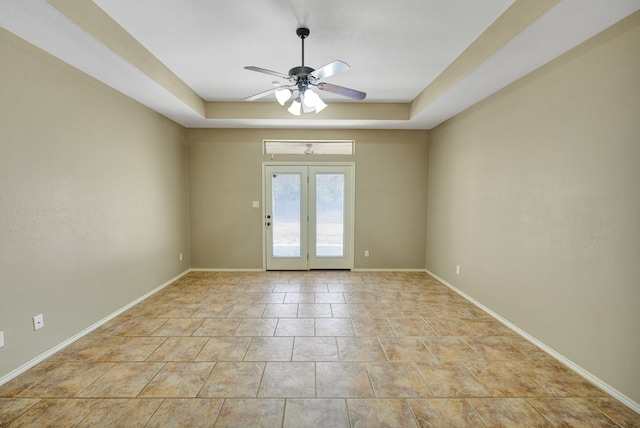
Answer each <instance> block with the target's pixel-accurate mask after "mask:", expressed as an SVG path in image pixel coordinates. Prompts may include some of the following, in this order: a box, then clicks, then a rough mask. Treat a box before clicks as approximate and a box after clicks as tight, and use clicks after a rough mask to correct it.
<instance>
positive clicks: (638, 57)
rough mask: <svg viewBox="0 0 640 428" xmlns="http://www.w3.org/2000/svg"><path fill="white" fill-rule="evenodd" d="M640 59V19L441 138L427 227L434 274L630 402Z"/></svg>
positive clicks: (433, 143) (638, 374)
mask: <svg viewBox="0 0 640 428" xmlns="http://www.w3.org/2000/svg"><path fill="white" fill-rule="evenodd" d="M638 46H640V14H637V13H636V14H635V16H632V17H631V18H629V19H626V20H625V21H622V22H621V23H619V24H617V25H616V26H614V27H612V28H611V29H609V30H607V31H606V32H605V33H603V34H600V35H598V36H597V37H595V38H594V39H592V40H590V41H588V42H586V43H585V44H583V45H581V46H579V47H578V48H576V49H574V50H572V51H570V52H569V53H567V54H565V55H564V56H562V57H560V58H559V59H557V60H555V61H553V62H552V63H550V64H548V65H546V66H544V67H542V68H541V69H539V70H537V71H536V72H534V73H532V74H530V75H529V76H527V77H525V78H523V79H521V80H520V81H518V82H516V83H515V84H513V85H511V86H509V87H507V88H506V89H504V90H503V91H501V92H499V93H497V94H496V95H494V96H492V97H490V98H489V99H487V100H485V101H483V102H481V103H480V104H478V105H477V106H475V107H473V108H471V109H470V110H468V111H467V112H465V113H463V114H461V115H458V116H457V117H455V118H453V119H452V120H449V121H448V122H446V123H445V124H443V125H441V126H439V127H437V128H436V129H434V130H433V131H432V133H431V134H430V151H429V161H430V162H429V171H430V174H429V212H428V217H427V220H428V228H427V230H428V242H427V268H428V269H429V270H430V271H431V272H433V273H435V274H436V275H438V276H440V277H442V278H444V279H445V280H446V281H448V282H449V283H451V284H452V285H454V286H455V287H457V288H459V289H461V290H462V291H464V292H465V293H467V294H468V295H470V296H471V297H473V298H475V299H476V300H478V301H480V302H481V303H483V304H484V305H486V306H487V307H489V308H490V309H492V310H493V311H495V312H497V313H498V314H500V315H501V316H503V317H504V318H506V319H507V320H509V321H510V322H512V323H514V324H515V325H517V326H518V327H520V328H521V329H523V330H524V331H526V332H527V333H529V334H530V335H532V336H533V337H535V338H537V339H538V340H540V341H541V342H543V343H545V344H546V345H548V346H549V347H551V348H553V349H554V350H556V351H557V352H559V353H560V354H562V355H564V356H565V357H566V358H568V359H570V360H572V361H573V362H574V363H576V364H578V365H579V366H581V367H582V368H583V369H585V370H587V371H589V372H590V373H592V374H594V375H595V376H597V377H599V378H600V379H601V380H603V381H605V382H606V383H608V384H609V385H611V386H613V387H614V388H616V389H618V390H619V391H620V392H622V393H623V394H625V395H627V396H628V397H630V398H632V399H633V400H635V401H636V402H640V370H638V368H639V365H638V362H639V361H640V339H639V338H640V336H639V333H638V328H639V326H640V310H639V309H638V304H639V303H640V286H639V284H640V283H639V278H640V190H639V187H638V186H639V185H640V120H639V119H640V116H639V114H640V49H638ZM456 265H460V267H461V272H460V275H459V276H458V275H456V274H455V267H456Z"/></svg>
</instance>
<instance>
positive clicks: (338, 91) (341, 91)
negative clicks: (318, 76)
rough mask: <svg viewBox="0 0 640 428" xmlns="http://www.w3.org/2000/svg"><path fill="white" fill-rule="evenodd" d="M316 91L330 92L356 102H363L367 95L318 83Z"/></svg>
mask: <svg viewBox="0 0 640 428" xmlns="http://www.w3.org/2000/svg"><path fill="white" fill-rule="evenodd" d="M318 89H321V90H323V91H327V92H332V93H334V94H338V95H342V96H343V97H347V98H351V99H354V100H358V101H362V100H364V98H365V97H366V96H367V94H366V93H364V92H360V91H356V90H355V89H349V88H345V87H344V86H338V85H332V84H331V83H324V82H320V83H318Z"/></svg>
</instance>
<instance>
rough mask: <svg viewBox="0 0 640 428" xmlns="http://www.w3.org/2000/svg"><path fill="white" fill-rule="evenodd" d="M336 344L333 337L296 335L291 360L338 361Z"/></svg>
mask: <svg viewBox="0 0 640 428" xmlns="http://www.w3.org/2000/svg"><path fill="white" fill-rule="evenodd" d="M338 360H339V357H338V345H337V342H336V339H335V338H334V337H296V338H295V339H294V343H293V357H292V361H338Z"/></svg>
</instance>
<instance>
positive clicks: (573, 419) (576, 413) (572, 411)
mask: <svg viewBox="0 0 640 428" xmlns="http://www.w3.org/2000/svg"><path fill="white" fill-rule="evenodd" d="M527 401H528V402H529V404H531V405H532V406H533V407H534V408H535V409H536V410H537V411H538V412H540V414H542V416H544V418H545V419H547V420H548V421H549V422H551V424H553V426H566V427H569V426H571V427H588V426H592V427H615V426H617V424H616V423H615V422H614V421H612V420H611V419H610V418H608V417H607V416H606V415H605V414H603V413H602V412H600V411H599V410H598V409H597V408H595V407H593V406H590V405H589V404H588V403H586V402H585V401H584V400H582V399H579V398H529V399H528V400H527Z"/></svg>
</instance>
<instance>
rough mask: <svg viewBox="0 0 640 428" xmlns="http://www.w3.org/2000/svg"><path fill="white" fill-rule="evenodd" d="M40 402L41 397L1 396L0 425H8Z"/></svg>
mask: <svg viewBox="0 0 640 428" xmlns="http://www.w3.org/2000/svg"><path fill="white" fill-rule="evenodd" d="M39 402H40V399H39V398H0V426H2V427H4V426H8V425H9V424H10V423H11V422H12V421H13V420H14V419H16V418H18V417H19V416H20V415H22V414H23V413H25V412H27V411H28V410H29V409H30V408H32V407H33V406H35V405H36V404H38V403H39Z"/></svg>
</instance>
